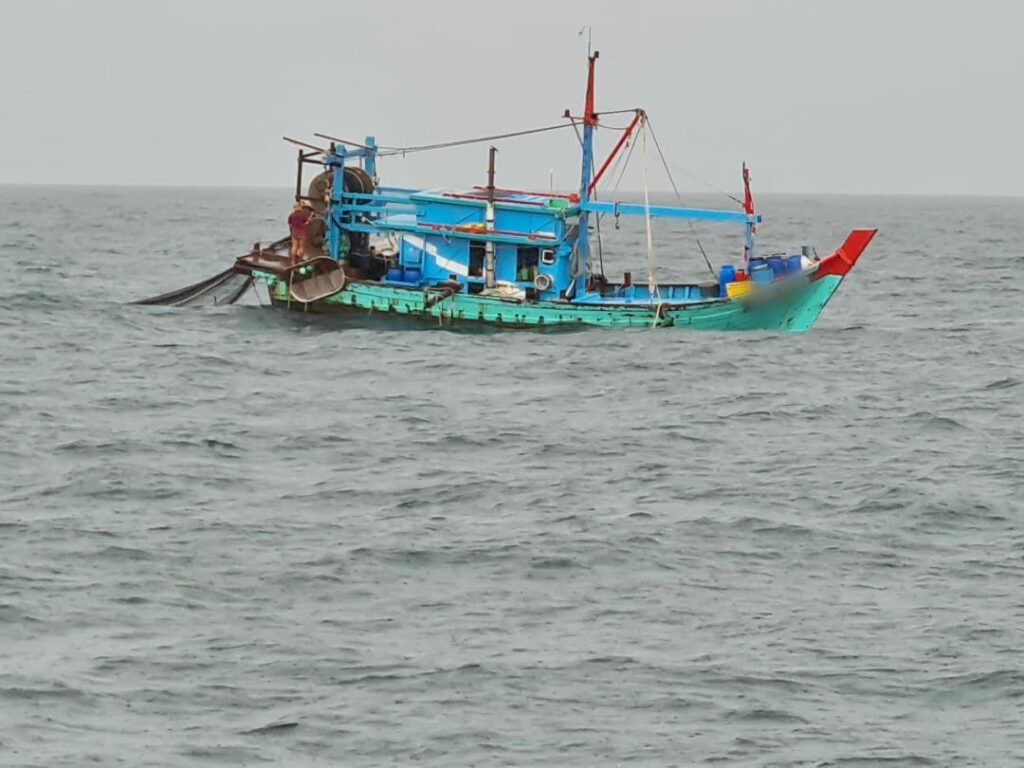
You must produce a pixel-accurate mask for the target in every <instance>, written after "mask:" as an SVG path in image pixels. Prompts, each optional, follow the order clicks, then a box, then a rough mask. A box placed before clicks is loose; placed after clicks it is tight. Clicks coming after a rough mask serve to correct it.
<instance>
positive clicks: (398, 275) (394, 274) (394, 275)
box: [384, 267, 402, 283]
mask: <svg viewBox="0 0 1024 768" xmlns="http://www.w3.org/2000/svg"><path fill="white" fill-rule="evenodd" d="M384 279H385V280H387V281H388V282H392V283H400V282H402V268H401V267H391V268H390V269H388V273H387V274H386V275H384Z"/></svg>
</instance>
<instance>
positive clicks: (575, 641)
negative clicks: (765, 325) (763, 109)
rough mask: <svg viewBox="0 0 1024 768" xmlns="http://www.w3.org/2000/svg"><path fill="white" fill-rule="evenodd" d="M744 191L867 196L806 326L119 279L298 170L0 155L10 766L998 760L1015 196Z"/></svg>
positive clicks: (664, 239) (1005, 626)
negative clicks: (146, 182) (172, 292)
mask: <svg viewBox="0 0 1024 768" xmlns="http://www.w3.org/2000/svg"><path fill="white" fill-rule="evenodd" d="M695 202H697V203H710V204H718V202H719V201H715V200H706V201H703V200H700V199H697V200H696V201H695ZM761 204H762V208H763V210H764V213H765V214H766V216H767V217H768V219H769V221H768V223H767V224H766V226H765V227H763V229H762V232H761V242H762V243H763V244H764V246H765V248H767V249H775V248H781V247H786V246H794V245H799V244H801V243H802V242H813V243H815V244H816V245H817V246H818V249H819V251H824V250H825V249H826V248H828V247H829V246H834V245H835V244H838V242H840V241H841V240H842V237H843V236H844V235H845V232H846V230H848V229H849V228H852V227H854V226H861V225H877V226H879V227H881V229H882V232H881V234H880V235H879V236H878V238H876V240H875V242H874V243H873V244H872V246H871V248H870V250H869V251H868V253H867V254H866V256H865V257H864V258H863V259H862V260H861V262H860V264H859V265H858V267H857V269H856V270H855V271H854V272H853V273H852V276H851V279H850V280H848V281H847V282H846V283H845V284H844V285H843V287H842V289H841V290H840V292H839V294H837V296H836V297H835V299H834V300H833V302H832V303H831V304H830V305H829V306H828V308H827V309H826V311H825V314H824V315H823V316H822V318H821V320H820V321H819V324H818V326H817V327H816V328H815V329H814V330H813V331H812V332H810V333H808V334H804V335H772V334H734V335H729V334H710V333H709V334H700V333H695V332H686V331H673V330H666V331H641V330H636V331H603V330H593V331H584V332H578V333H559V334H536V333H492V334H484V335H469V334H459V333H452V332H448V331H438V330H420V331H400V332H399V331H392V330H382V329H376V330H366V329H361V328H357V327H352V326H351V325H350V324H346V323H342V322H339V321H337V320H333V319H330V318H313V317H306V316H302V315H297V314H287V313H283V312H277V311H272V310H269V309H260V308H259V307H257V306H249V307H231V308H224V309H218V310H170V309H163V308H144V307H133V306H127V305H126V302H127V301H129V300H131V299H135V298H140V297H143V296H147V295H151V294H154V293H158V292H161V291H163V290H168V289H171V288H175V287H178V286H180V285H184V284H185V283H188V282H191V281H194V280H198V279H200V278H203V277H205V276H207V275H209V274H212V273H213V272H215V271H219V270H220V269H223V268H224V266H226V264H227V262H228V260H229V259H230V258H231V257H233V256H234V255H235V254H236V253H238V252H240V251H243V250H245V249H246V248H247V247H248V245H249V244H250V243H251V242H252V241H253V240H256V239H263V240H264V241H268V240H270V239H272V238H274V237H276V236H278V235H279V233H280V231H281V225H280V223H279V222H280V220H281V219H283V217H284V215H286V214H287V210H288V195H287V192H276V191H239V190H234V191H217V190H131V189H112V188H107V189H46V188H25V189H17V188H10V187H8V188H2V189H0V257H2V263H3V265H4V267H5V270H4V274H5V278H4V280H3V281H2V282H0V361H2V365H0V432H2V435H3V439H2V442H0V763H3V764H5V765H7V764H9V765H39V766H43V765H45V766H54V765H76V766H77V765H82V764H85V763H87V762H90V761H93V762H95V763H98V764H102V765H112V764H127V765H170V766H193V765H255V764H259V763H271V764H288V765H379V764H408V763H413V762H415V763H419V764H425V765H433V766H451V765H576V766H591V765H614V764H618V763H627V762H628V763H636V764H643V765H695V764H712V763H714V764H723V765H758V766H760V765H825V766H831V765H874V764H876V763H880V762H889V763H890V764H894V765H941V766H945V765H1015V764H1020V762H1021V761H1022V760H1024V731H1022V722H1024V719H1022V714H1024V713H1022V707H1024V671H1022V670H1024V652H1022V644H1024V632H1022V629H1024V598H1022V594H1024V591H1022V590H1024V560H1022V545H1024V502H1022V501H1021V493H1022V491H1024V481H1022V476H1024V461H1022V456H1024V436H1022V431H1024V430H1022V427H1024V419H1022V415H1024V414H1022V411H1024V386H1022V381H1024V373H1022V362H1021V361H1022V360H1024V310H1022V308H1021V307H1022V302H1024V291H1022V288H1021V285H1022V283H1024V280H1022V275H1024V257H1022V256H1021V249H1020V244H1021V240H1022V235H1024V201H1022V200H982V199H968V200H949V199H939V198H932V199H913V198H875V199H872V198H847V197H821V198H798V197H769V196H766V197H764V198H763V199H762V200H761ZM610 225H611V220H610V219H608V220H606V222H605V229H606V233H605V234H607V235H608V236H609V237H608V243H607V244H606V248H605V261H606V266H607V267H608V270H609V272H610V273H613V272H621V271H622V269H623V268H625V267H628V266H631V267H633V268H634V272H635V273H637V274H640V273H642V265H643V260H644V250H643V246H642V241H643V232H642V223H638V222H631V223H629V224H628V225H626V226H624V227H623V229H621V230H618V231H615V230H614V229H613V228H612V227H611V226H610ZM699 232H700V234H702V236H703V238H704V244H705V247H706V248H708V250H709V251H710V252H711V255H712V258H714V259H716V260H718V261H720V260H722V255H723V254H725V253H726V252H727V251H726V249H727V248H732V249H733V250H735V249H736V248H738V247H739V245H740V240H739V237H738V236H735V234H734V233H731V232H729V233H728V234H729V237H726V236H724V235H723V233H722V230H720V229H717V228H706V227H705V228H701V229H700V230H699ZM657 235H658V244H657V245H658V254H659V255H658V258H659V263H660V264H661V265H662V267H663V275H665V276H678V275H682V274H690V275H699V271H700V265H701V262H700V258H699V255H698V251H697V250H696V247H695V246H694V244H693V239H692V236H691V233H690V231H689V228H688V227H687V225H686V224H685V223H684V224H682V225H674V224H664V223H663V224H661V225H660V226H659V229H658V231H657Z"/></svg>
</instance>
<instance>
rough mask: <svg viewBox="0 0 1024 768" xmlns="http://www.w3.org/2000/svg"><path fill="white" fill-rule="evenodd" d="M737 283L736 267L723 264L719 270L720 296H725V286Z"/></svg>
mask: <svg viewBox="0 0 1024 768" xmlns="http://www.w3.org/2000/svg"><path fill="white" fill-rule="evenodd" d="M735 281H736V267H734V266H733V265H732V264H723V265H722V266H720V267H719V268H718V295H719V296H725V286H727V285H728V284H729V283H733V282H735Z"/></svg>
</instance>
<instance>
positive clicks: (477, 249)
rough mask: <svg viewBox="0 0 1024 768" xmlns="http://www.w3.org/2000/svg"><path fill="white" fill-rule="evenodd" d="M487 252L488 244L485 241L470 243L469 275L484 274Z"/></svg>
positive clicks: (481, 275) (479, 275)
mask: <svg viewBox="0 0 1024 768" xmlns="http://www.w3.org/2000/svg"><path fill="white" fill-rule="evenodd" d="M486 253H487V246H486V245H485V244H484V243H475V242H471V243H470V244H469V276H470V277H483V276H484V256H485V255H486Z"/></svg>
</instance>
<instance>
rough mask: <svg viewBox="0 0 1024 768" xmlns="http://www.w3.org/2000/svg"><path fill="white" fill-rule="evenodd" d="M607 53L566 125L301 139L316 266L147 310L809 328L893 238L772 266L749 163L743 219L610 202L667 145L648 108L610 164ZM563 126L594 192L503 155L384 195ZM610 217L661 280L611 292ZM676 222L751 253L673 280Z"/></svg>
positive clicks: (850, 242)
mask: <svg viewBox="0 0 1024 768" xmlns="http://www.w3.org/2000/svg"><path fill="white" fill-rule="evenodd" d="M598 56H599V53H597V52H596V51H595V52H593V53H589V52H588V55H587V61H588V68H587V85H586V97H585V100H584V107H583V112H582V114H581V115H573V114H571V112H570V110H566V111H565V114H564V115H563V117H564V119H565V121H566V122H565V123H563V124H559V125H554V126H546V127H543V128H538V129H533V130H528V131H516V132H511V133H503V134H497V135H493V136H485V137H480V138H474V139H467V140H460V141H452V142H444V143H441V144H432V145H424V146H416V147H387V146H378V145H377V143H376V141H375V139H374V137H373V136H368V137H366V139H365V140H364V141H362V142H355V141H349V140H345V139H341V138H337V137H333V136H330V135H327V134H322V133H317V134H314V136H316V137H317V138H319V139H321V140H323V141H326V142H329V144H328V145H327V146H326V147H324V146H319V145H316V144H312V143H309V142H304V141H298V140H295V139H289V138H287V137H285V140H286V141H289V142H291V143H293V144H296V145H298V147H299V148H298V158H297V168H298V170H297V174H296V176H297V178H296V189H295V198H296V201H299V202H301V203H302V204H304V205H307V206H309V208H310V211H311V213H310V225H309V228H308V230H307V232H306V234H305V252H304V256H303V257H302V258H301V260H296V259H293V257H292V256H291V255H290V254H289V250H290V246H291V241H290V239H289V238H287V237H286V238H283V239H281V240H278V241H276V242H273V243H270V244H268V245H266V246H264V245H261V244H259V243H257V244H255V245H254V246H253V247H252V249H251V250H250V251H249V252H248V253H246V254H244V255H242V256H240V257H238V258H237V259H236V261H235V263H234V264H233V265H232V266H231V267H230V268H228V269H227V270H225V271H224V272H221V273H219V274H218V275H214V276H213V277H212V278H210V279H208V280H205V281H202V282H200V283H196V284H194V285H191V286H188V287H186V288H183V289H180V290H178V291H173V292H171V293H167V294H162V295H160V296H156V297H153V298H151V299H146V300H144V301H143V302H140V303H145V304H164V305H175V306H187V305H193V304H200V303H204V302H205V303H211V302H212V303H217V304H231V303H234V302H236V301H238V300H239V299H240V298H241V297H242V296H244V295H246V293H247V292H248V290H249V288H250V287H255V284H257V283H261V284H263V285H264V286H265V292H266V295H267V296H269V300H270V304H271V305H272V306H273V307H276V308H281V309H285V310H291V311H299V312H307V313H344V314H348V315H351V316H354V317H357V318H365V319H367V320H369V319H373V321H374V322H379V321H381V320H389V319H390V320H394V319H401V318H406V319H413V320H422V321H426V322H428V323H431V324H433V325H434V326H441V327H451V326H470V325H483V326H498V327H503V328H559V327H563V328H564V327H581V326H600V327H653V328H664V327H685V328H694V329H701V330H769V331H805V330H807V329H809V328H810V327H811V326H812V325H813V324H814V322H815V320H816V319H817V318H818V315H819V314H820V313H821V311H822V308H823V307H824V306H825V304H826V303H827V302H828V301H829V299H830V298H831V297H832V295H833V294H834V293H835V292H836V289H837V288H838V287H839V284H840V283H841V282H842V281H843V278H844V277H845V276H846V275H847V273H849V271H850V270H851V269H852V268H853V266H854V265H855V264H856V263H857V260H858V259H859V258H860V256H861V254H862V253H863V252H864V249H865V248H866V247H867V245H868V243H869V242H870V241H871V239H872V237H874V235H875V233H876V231H877V230H875V229H854V230H853V231H851V232H850V234H849V236H848V237H847V238H846V240H845V242H843V243H842V244H841V245H840V246H839V247H838V248H836V249H835V250H834V251H832V252H831V253H829V254H828V255H826V256H824V257H822V258H819V257H818V256H817V254H816V251H815V250H814V249H812V248H809V247H806V246H805V247H802V248H801V251H800V253H795V254H775V255H771V256H759V255H757V253H756V251H755V235H756V233H757V227H758V225H759V224H761V221H762V217H761V215H760V214H759V213H757V212H756V211H755V207H754V201H753V196H752V194H751V189H750V174H749V171H748V169H747V167H746V165H745V164H744V166H743V168H742V178H743V187H744V198H743V200H742V201H740V200H739V199H738V198H736V202H737V205H738V207H737V209H735V210H729V209H723V210H719V209H707V208H688V207H685V206H683V205H682V204H681V202H680V205H678V206H668V205H652V204H651V201H650V195H649V192H648V190H647V183H646V179H647V174H646V166H645V168H644V198H643V202H642V203H641V202H624V201H614V200H604V199H600V200H599V199H597V196H596V194H595V193H596V190H597V188H598V184H599V183H600V182H601V181H602V179H603V178H605V176H606V174H607V173H608V171H609V169H610V168H613V167H615V168H618V165H619V164H621V163H622V162H623V158H624V157H625V158H626V160H625V162H627V163H628V157H629V156H630V155H631V148H632V147H634V146H635V145H636V144H637V143H638V142H639V143H641V144H642V145H643V150H644V151H643V152H642V153H641V155H642V156H643V157H644V158H646V149H647V147H646V142H647V137H648V136H649V135H652V131H651V128H650V119H649V117H648V115H647V113H646V111H645V110H643V109H639V108H637V109H631V110H616V111H614V113H615V114H621V113H622V112H626V113H627V114H632V119H631V121H630V122H629V124H628V125H627V126H626V127H625V128H624V129H619V130H621V135H620V136H619V138H618V141H617V142H616V143H615V145H614V147H613V149H612V150H611V152H610V154H609V155H608V157H607V158H605V159H604V160H603V161H602V162H600V164H599V163H598V162H596V159H595V155H594V134H595V132H596V131H597V130H598V129H599V128H600V127H601V126H602V117H603V116H605V115H609V114H613V112H605V113H602V112H598V111H597V110H596V108H595V105H594V90H595V88H594V80H595V68H596V63H597V59H598ZM562 127H572V128H574V129H575V132H576V135H577V138H578V140H579V144H580V145H581V147H582V168H581V171H580V184H579V189H578V191H574V192H571V193H566V194H561V193H559V194H556V193H554V192H550V191H549V192H540V191H529V190H520V189H506V188H502V187H499V186H496V185H495V148H494V147H493V146H491V147H490V150H489V164H488V168H489V170H488V178H487V183H486V185H480V186H474V187H471V188H469V189H409V188H403V187H391V186H383V185H381V184H380V179H379V177H378V173H377V164H378V160H380V159H384V158H387V157H393V156H396V155H404V154H408V153H410V152H419V151H427V150H438V149H443V148H447V147H451V146H459V145H463V144H468V143H473V142H481V143H483V142H491V141H496V140H498V139H505V138H512V137H516V136H522V135H527V134H531V133H538V132H542V131H548V130H555V129H558V128H562ZM654 142H655V143H657V139H656V137H655V138H654ZM627 148H630V151H629V152H626V151H625V150H626V149H627ZM657 149H658V154H659V155H661V150H660V146H658V147H657ZM661 157H662V159H663V160H664V156H663V155H661ZM310 165H314V166H317V167H318V170H319V173H318V174H317V175H316V176H315V177H314V178H313V179H312V180H311V181H310V182H309V184H308V185H304V184H303V169H304V167H306V166H310ZM666 170H668V166H667V164H666ZM620 178H621V176H620ZM674 186H675V184H674V182H673V187H674ZM609 215H610V216H613V217H614V218H615V219H616V221H617V220H618V218H619V217H620V216H638V217H643V219H644V222H645V228H646V242H647V253H646V266H647V269H646V273H647V274H646V279H645V280H640V281H636V282H634V280H633V279H632V274H631V273H628V272H627V273H625V274H624V275H623V277H622V279H621V280H617V281H616V280H610V279H608V277H607V276H606V275H605V274H603V269H602V268H595V264H594V262H595V260H594V259H592V248H591V241H592V238H593V235H592V232H591V229H592V226H593V224H594V223H595V222H599V220H600V217H604V216H609ZM661 218H675V219H688V220H697V221H707V222H719V223H721V224H724V225H734V226H736V227H737V231H738V230H739V228H742V230H743V239H742V254H740V253H739V248H737V256H736V258H735V259H734V260H733V261H735V263H728V264H722V265H720V266H719V268H718V270H714V269H713V268H712V267H711V263H710V261H708V260H707V256H706V254H704V256H705V261H706V262H707V266H708V268H709V269H710V270H711V274H710V276H709V279H708V280H705V281H701V282H691V283H666V282H661V281H659V280H658V279H657V275H656V269H655V265H654V247H653V236H652V226H653V221H654V220H656V219H661ZM701 252H702V254H703V253H704V250H703V247H702V248H701Z"/></svg>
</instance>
